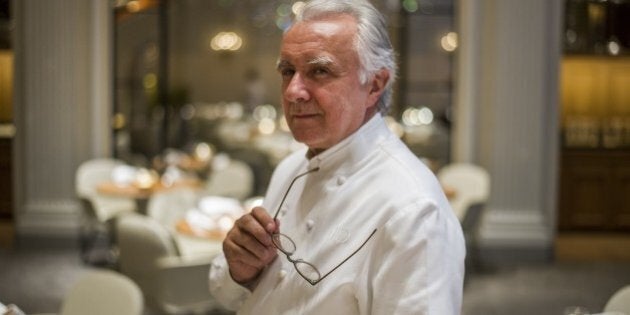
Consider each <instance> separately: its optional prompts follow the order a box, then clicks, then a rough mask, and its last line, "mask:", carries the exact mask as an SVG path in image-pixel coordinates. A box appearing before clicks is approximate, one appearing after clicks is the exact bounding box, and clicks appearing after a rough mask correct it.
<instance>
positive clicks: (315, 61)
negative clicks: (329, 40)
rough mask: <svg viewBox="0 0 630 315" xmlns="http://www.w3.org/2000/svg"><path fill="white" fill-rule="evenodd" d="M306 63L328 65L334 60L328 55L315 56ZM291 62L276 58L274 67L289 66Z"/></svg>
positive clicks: (282, 67)
mask: <svg viewBox="0 0 630 315" xmlns="http://www.w3.org/2000/svg"><path fill="white" fill-rule="evenodd" d="M306 63H307V64H308V65H311V66H312V65H315V66H329V65H331V64H333V63H334V61H333V60H332V58H330V57H329V56H319V57H315V58H313V59H311V60H309V61H307V62H306ZM291 66H292V64H291V63H290V62H289V61H287V60H282V59H278V60H277V61H276V69H278V70H279V69H284V68H287V67H291Z"/></svg>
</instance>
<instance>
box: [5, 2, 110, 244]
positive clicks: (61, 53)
mask: <svg viewBox="0 0 630 315" xmlns="http://www.w3.org/2000/svg"><path fill="white" fill-rule="evenodd" d="M99 3H100V4H99ZM107 3H108V2H107V1H99V0H93V1H84V0H59V1H38V0H23V1H14V2H13V4H14V8H15V11H14V12H15V23H16V34H15V39H16V42H15V56H16V63H15V69H16V71H15V72H16V76H15V96H14V104H15V107H14V108H15V125H16V137H15V145H16V150H15V154H14V157H13V159H14V161H15V162H16V171H15V182H14V186H15V188H16V198H15V200H16V209H15V214H16V223H17V231H18V233H19V234H39V235H75V234H76V230H77V229H76V228H77V224H78V222H79V221H78V218H79V214H80V211H79V210H80V208H79V203H78V201H77V198H76V197H75V193H74V191H75V188H74V175H75V171H76V169H77V167H78V165H79V163H81V162H82V161H84V160H86V159H88V158H90V157H93V156H95V155H106V154H108V152H107V147H108V144H107V139H106V138H107V131H105V130H106V128H108V127H107V121H108V120H109V119H108V116H109V115H108V114H107V106H108V104H107V103H108V102H110V101H109V100H108V95H109V93H110V90H111V88H110V84H109V81H110V80H109V77H111V76H110V75H109V74H108V73H107V72H108V71H109V70H108V69H109V68H111V66H110V63H109V60H108V59H109V53H107V51H109V50H110V49H111V48H110V47H109V46H108V45H107V44H106V43H107V42H108V41H109V38H108V37H107V34H108V33H107V31H104V32H99V31H97V30H98V29H107V28H109V26H108V25H109V23H110V22H109V18H108V16H109V12H110V11H109V10H110V9H109V8H108V5H107ZM103 148H105V149H103Z"/></svg>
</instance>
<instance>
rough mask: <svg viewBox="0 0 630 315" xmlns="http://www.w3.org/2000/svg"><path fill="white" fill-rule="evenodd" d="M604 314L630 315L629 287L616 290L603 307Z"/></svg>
mask: <svg viewBox="0 0 630 315" xmlns="http://www.w3.org/2000/svg"><path fill="white" fill-rule="evenodd" d="M604 312H605V314H608V313H610V314H619V315H621V314H627V315H630V285H627V286H625V287H623V288H621V289H619V290H617V291H616V292H615V293H614V294H613V295H612V296H611V297H610V299H609V300H608V302H606V306H604Z"/></svg>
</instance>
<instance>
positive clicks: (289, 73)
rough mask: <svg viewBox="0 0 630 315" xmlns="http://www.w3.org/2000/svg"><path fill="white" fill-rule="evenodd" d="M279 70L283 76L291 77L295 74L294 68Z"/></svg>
mask: <svg viewBox="0 0 630 315" xmlns="http://www.w3.org/2000/svg"><path fill="white" fill-rule="evenodd" d="M279 72H280V75H281V76H282V77H283V78H291V77H293V75H294V74H295V70H294V69H292V68H282V69H280V71H279Z"/></svg>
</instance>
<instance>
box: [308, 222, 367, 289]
mask: <svg viewBox="0 0 630 315" xmlns="http://www.w3.org/2000/svg"><path fill="white" fill-rule="evenodd" d="M376 230H377V229H374V231H372V233H371V234H370V236H368V238H366V239H365V241H363V244H361V246H359V248H357V249H356V250H355V251H354V252H352V254H350V256H348V257H346V259H344V260H343V261H342V262H340V263H339V264H338V265H337V266H336V267H335V268H333V269H332V270H331V271H329V272H327V273H326V274H325V275H323V276H321V277H320V278H319V279H318V280H317V281H311V280H308V279H307V281H308V282H310V283H311V284H312V285H316V284H317V283H318V282H320V281H322V280H324V278H326V277H328V275H329V274H331V273H332V272H333V271H335V270H337V268H339V267H341V265H343V264H344V263H345V262H346V261H348V259H350V258H352V256H354V255H355V254H356V253H358V252H359V251H360V250H361V248H363V246H365V244H367V242H368V241H369V240H370V239H371V238H372V236H374V233H376Z"/></svg>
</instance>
